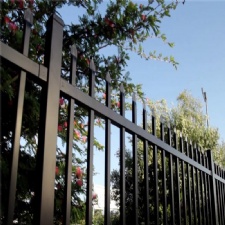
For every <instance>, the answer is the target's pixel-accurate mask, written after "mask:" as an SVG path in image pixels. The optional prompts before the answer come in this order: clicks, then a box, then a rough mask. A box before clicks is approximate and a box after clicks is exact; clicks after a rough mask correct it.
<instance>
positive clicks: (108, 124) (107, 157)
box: [104, 73, 111, 225]
mask: <svg viewBox="0 0 225 225" xmlns="http://www.w3.org/2000/svg"><path fill="white" fill-rule="evenodd" d="M110 83H111V78H110V76H109V73H107V75H106V106H107V107H109V108H111V86H110ZM105 126H106V127H105V221H104V223H105V225H107V224H110V161H111V121H110V119H108V118H106V121H105Z"/></svg>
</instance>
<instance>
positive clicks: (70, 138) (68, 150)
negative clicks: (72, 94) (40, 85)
mask: <svg viewBox="0 0 225 225" xmlns="http://www.w3.org/2000/svg"><path fill="white" fill-rule="evenodd" d="M76 66H77V49H76V46H75V45H72V46H71V62H70V83H71V84H72V85H74V86H75V80H76ZM74 103H75V102H74V99H72V98H70V99H69V106H68V119H69V121H68V124H69V126H68V129H67V141H66V143H67V145H66V171H65V184H66V185H65V201H64V202H65V203H64V221H63V222H64V224H65V225H69V224H70V212H71V176H72V149H73V138H74V137H73V132H74V131H73V130H74Z"/></svg>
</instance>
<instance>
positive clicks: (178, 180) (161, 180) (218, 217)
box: [1, 11, 225, 225]
mask: <svg viewBox="0 0 225 225" xmlns="http://www.w3.org/2000/svg"><path fill="white" fill-rule="evenodd" d="M31 25H32V15H31V13H30V12H29V11H26V12H25V26H24V29H25V30H24V40H23V51H22V53H20V52H18V51H16V50H14V49H13V48H11V47H9V46H8V45H6V44H4V43H3V42H1V60H2V65H3V66H4V65H6V66H8V67H10V68H11V67H12V68H14V67H15V68H17V69H18V68H19V70H20V71H21V72H20V76H19V86H18V95H17V98H18V100H17V101H18V104H17V105H18V107H17V108H16V120H15V124H14V131H13V132H12V133H13V138H12V146H11V167H10V175H9V185H8V194H7V207H6V208H7V209H6V215H1V217H2V218H1V219H2V221H1V223H2V224H3V223H7V224H13V223H15V222H18V221H17V217H19V215H18V214H17V215H15V208H16V207H18V204H17V197H16V192H17V180H18V165H19V155H20V137H21V129H22V119H23V106H24V95H25V92H26V83H27V82H28V80H29V81H33V82H35V83H37V84H38V85H39V86H40V87H41V92H42V97H41V101H40V103H41V106H40V107H41V113H40V123H39V133H38V151H37V159H36V160H37V161H36V164H35V165H36V175H35V177H33V179H34V180H35V181H36V182H35V189H34V190H35V191H34V193H35V194H33V195H34V197H35V204H34V206H32V207H34V210H33V214H34V215H33V217H32V221H31V222H30V223H31V224H40V225H44V224H46V225H50V224H54V223H55V218H54V210H55V204H56V202H55V196H54V195H55V191H54V190H55V176H56V172H55V166H56V163H57V162H56V145H57V135H58V132H57V127H58V120H59V113H58V112H59V98H60V96H64V97H65V99H67V101H68V126H67V136H66V154H65V184H64V194H63V197H62V201H63V209H62V211H61V214H62V215H61V217H60V223H59V224H70V221H71V216H70V215H71V199H72V197H73V196H71V191H72V190H71V189H72V184H71V183H72V180H71V179H72V161H73V159H72V158H73V151H74V150H73V143H74V119H75V118H74V116H75V115H76V113H75V111H76V107H75V104H78V105H81V106H82V107H84V108H85V110H86V112H87V118H88V124H87V132H88V134H87V153H86V154H87V171H86V175H87V178H86V192H85V195H86V198H85V199H86V203H85V207H84V209H85V210H86V212H85V224H87V225H91V224H92V220H93V214H92V212H93V211H92V210H93V200H92V187H93V157H94V156H93V151H94V142H95V139H94V120H95V117H96V116H98V117H100V118H101V119H103V120H104V121H105V162H104V164H105V209H104V224H107V225H108V224H113V223H112V219H111V214H110V199H111V188H110V176H111V174H110V165H111V158H110V152H111V143H112V141H113V140H111V136H110V132H111V127H112V125H115V126H116V127H118V129H119V133H120V136H119V143H120V148H119V165H120V171H119V174H120V179H119V195H118V196H119V207H118V209H119V222H118V224H121V225H125V224H134V225H137V224H156V225H158V224H213V225H219V224H220V225H224V224H225V171H224V169H222V168H220V167H219V166H217V165H216V164H215V163H214V161H213V158H212V153H211V151H210V150H208V151H205V152H204V153H203V152H202V151H201V149H200V148H199V147H198V146H197V145H192V144H191V143H190V142H188V141H187V140H186V139H184V138H183V137H181V136H179V137H178V136H177V134H176V132H174V131H173V130H172V129H170V127H168V126H165V125H164V123H163V121H161V122H160V137H158V136H157V134H156V119H155V116H154V115H152V116H151V120H152V121H151V123H150V124H148V122H147V111H146V109H145V107H143V119H142V127H141V126H138V125H137V104H136V99H135V97H133V99H132V121H129V120H128V119H126V118H125V93H124V89H123V86H122V85H121V87H120V96H119V101H120V106H119V113H117V112H115V111H113V110H112V109H111V91H112V90H111V85H110V83H111V80H110V77H109V75H108V74H107V76H106V103H105V104H102V103H101V102H99V101H97V100H96V99H95V66H94V63H93V61H91V62H90V68H89V70H90V76H89V93H88V94H86V93H84V92H82V90H80V89H79V88H78V87H76V85H75V79H76V62H77V52H76V48H75V46H72V47H71V75H70V79H69V82H68V81H67V80H65V79H63V78H61V64H62V43H63V26H64V24H63V21H62V20H61V19H60V18H59V17H57V16H55V15H53V16H52V17H51V18H50V19H49V20H48V23H47V31H46V33H47V35H46V49H45V62H44V65H41V64H38V63H36V62H34V61H32V60H31V59H29V58H28V57H27V56H28V52H29V42H30V41H29V40H30V32H31ZM2 107H4V106H2ZM149 126H151V132H149V131H148V130H149ZM126 133H129V134H130V135H131V137H132V138H131V139H132V160H131V161H132V163H131V165H132V168H131V171H132V173H131V183H129V184H128V182H127V180H128V175H127V170H128V169H127V164H126V147H125V134H126ZM140 143H141V144H140ZM140 146H141V151H140V150H139V149H140ZM140 152H141V153H140ZM140 154H141V156H140ZM140 159H141V160H140ZM140 164H141V165H140ZM140 174H141V175H140ZM2 182H4V180H2ZM128 193H129V194H130V195H128ZM29 201H30V200H27V203H29ZM129 204H130V208H128V205H129ZM3 221H4V222H3ZM21 224H24V223H22V222H21Z"/></svg>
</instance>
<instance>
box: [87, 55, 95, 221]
mask: <svg viewBox="0 0 225 225" xmlns="http://www.w3.org/2000/svg"><path fill="white" fill-rule="evenodd" d="M95 71H96V69H95V65H94V62H93V59H92V60H91V62H90V75H89V95H90V97H91V98H92V99H94V96H95ZM94 117H95V111H94V110H92V109H89V115H88V118H89V119H88V147H87V203H86V225H92V210H93V208H92V187H93V152H94Z"/></svg>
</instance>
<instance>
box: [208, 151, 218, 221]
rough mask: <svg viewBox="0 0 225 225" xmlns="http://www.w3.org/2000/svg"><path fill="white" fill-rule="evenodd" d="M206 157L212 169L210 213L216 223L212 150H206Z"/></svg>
mask: <svg viewBox="0 0 225 225" xmlns="http://www.w3.org/2000/svg"><path fill="white" fill-rule="evenodd" d="M207 155H208V159H209V168H210V169H211V171H212V175H211V179H210V180H211V182H210V184H211V199H212V215H213V224H215V225H218V224H219V221H218V210H217V207H218V205H217V199H216V194H217V193H216V181H215V171H214V162H213V157H212V152H211V151H210V150H208V151H207Z"/></svg>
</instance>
